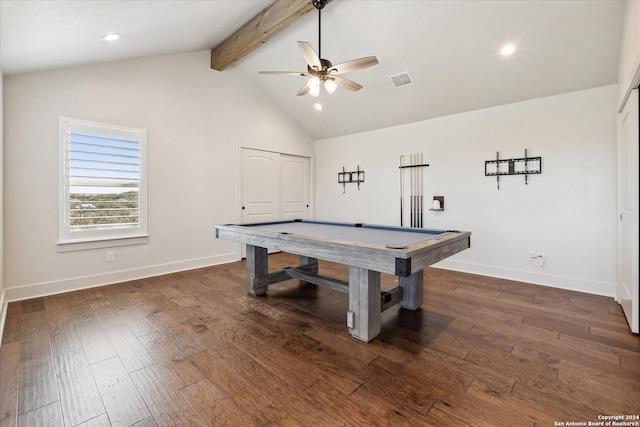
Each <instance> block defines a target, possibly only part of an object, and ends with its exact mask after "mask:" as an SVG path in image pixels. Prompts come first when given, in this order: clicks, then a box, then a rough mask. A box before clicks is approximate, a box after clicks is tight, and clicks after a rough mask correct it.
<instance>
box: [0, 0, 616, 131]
mask: <svg viewBox="0 0 640 427" xmlns="http://www.w3.org/2000/svg"><path fill="white" fill-rule="evenodd" d="M272 3H273V1H272V0H227V1H225V0H209V1H202V0H199V1H190V0H182V1H169V0H165V1H136V0H130V1H119V0H110V1H92V0H85V1H69V0H58V1H51V0H46V1H22V0H2V1H1V3H0V7H1V9H0V13H1V17H0V66H1V67H2V71H3V73H4V74H15V73H24V72H31V71H37V70H45V69H51V68H60V67H67V66H75V65H82V64H90V63H100V62H105V61H117V60H122V59H127V58H134V57H143V56H153V55H162V54H171V53H179V52H190V51H201V50H211V49H213V48H214V47H216V46H218V45H220V43H222V42H223V41H224V40H225V39H227V38H228V37H229V36H231V35H232V34H233V33H234V32H235V31H237V30H238V29H239V28H241V27H242V26H243V25H244V24H245V23H247V22H249V21H250V20H252V18H254V17H255V16H256V15H259V14H260V12H261V11H263V10H264V9H265V8H268V7H269V6H270V5H271V4H272ZM623 13H624V1H618V0H603V1H598V0H569V1H565V0H555V1H542V0H536V1H525V0H512V1H504V0H499V1H485V0H468V1H464V0H461V1H436V0H432V1H426V0H376V1H372V0H334V1H333V2H331V3H329V4H328V5H327V6H326V7H325V8H324V9H323V11H322V45H321V46H322V57H324V58H327V59H329V60H331V62H333V63H334V64H337V63H340V62H343V61H347V60H350V59H355V58H360V57H364V56H370V55H375V56H376V57H377V58H378V60H379V64H378V65H376V66H373V67H371V68H367V69H364V70H359V71H355V72H352V73H347V74H344V75H343V76H344V77H346V78H348V79H351V80H354V81H356V82H358V83H360V84H362V85H363V89H361V90H360V91H358V92H351V91H346V90H343V89H338V90H337V91H336V92H335V93H334V94H332V95H328V94H326V93H324V92H323V93H322V94H321V96H320V97H319V98H313V97H311V96H309V95H306V96H296V93H297V92H298V90H299V89H300V87H301V86H302V85H303V84H304V83H305V81H306V79H305V78H304V77H300V76H272V75H264V74H258V71H260V70H284V71H306V64H305V62H304V59H303V57H302V55H301V54H300V51H299V50H298V47H297V45H296V41H298V40H302V41H308V42H309V43H311V44H312V45H313V46H314V48H315V49H316V51H317V50H318V16H317V11H315V9H313V10H312V11H311V12H310V13H307V14H306V15H304V16H302V17H300V18H299V19H297V20H295V19H293V20H292V23H291V24H290V25H289V26H288V27H286V28H285V29H284V30H282V31H280V32H279V33H277V34H275V35H273V36H271V37H270V39H269V40H268V41H266V42H264V43H261V45H260V46H258V47H257V48H256V49H255V50H253V51H252V52H250V53H248V54H247V55H246V56H244V57H242V58H241V59H239V60H237V61H235V62H232V63H231V64H230V65H228V66H227V67H226V68H225V69H224V70H223V71H217V70H213V69H212V70H211V72H212V73H220V72H222V73H225V72H235V73H241V74H242V75H244V76H245V77H246V80H247V84H249V85H254V86H255V87H256V88H257V89H258V90H262V91H264V92H265V93H266V94H267V96H269V97H270V98H271V99H272V100H273V102H274V103H275V104H276V105H277V106H279V107H280V108H281V109H282V110H283V111H284V112H285V113H287V114H288V115H289V116H290V117H291V118H292V119H293V120H294V121H295V122H297V123H298V124H299V125H300V126H301V127H302V128H303V129H305V130H306V131H307V132H308V133H309V135H311V136H312V137H313V138H314V139H324V138H329V137H334V136H340V135H348V134H352V133H358V132H365V131H369V130H373V129H379V128H385V127H390V126H395V125H400V124H406V123H411V122H415V121H420V120H425V119H430V118H435V117H440V116H445V115H450V114H457V113H461V112H465V111H471V110H476V109H481V108H487V107H492V106H497V105H503V104H508V103H513V102H519V101H523V100H528V99H534V98H540V97H545V96H551V95H556V94H562V93H568V92H573V91H577V90H582V89H588V88H593V87H598V86H603V85H608V84H614V83H616V81H617V70H618V58H619V53H620V41H621V34H622V18H623ZM110 32H117V33H120V34H121V35H122V38H121V39H120V40H119V41H117V42H116V43H113V44H107V43H105V42H104V41H103V40H101V36H102V35H104V34H106V33H110ZM506 43H513V44H514V45H515V46H516V51H515V53H514V54H513V55H511V56H508V57H504V56H502V55H501V54H500V49H501V47H502V46H503V45H504V44H506ZM403 72H407V73H408V74H409V75H410V77H411V79H412V81H413V84H411V85H407V86H404V87H401V88H396V87H394V85H393V84H392V83H391V80H390V76H393V75H397V74H399V73H403ZM318 101H319V102H321V103H322V104H323V106H324V109H323V110H322V111H317V110H316V109H315V108H313V105H314V104H315V103H316V102H318Z"/></svg>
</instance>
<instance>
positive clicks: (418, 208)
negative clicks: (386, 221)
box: [399, 153, 429, 228]
mask: <svg viewBox="0 0 640 427" xmlns="http://www.w3.org/2000/svg"><path fill="white" fill-rule="evenodd" d="M422 154H423V153H411V154H410V155H409V164H404V157H405V156H400V168H399V169H400V226H401V227H403V226H404V217H405V213H404V205H405V200H404V193H405V190H404V178H405V173H408V174H409V197H408V204H409V219H410V226H411V227H413V228H422V226H423V219H424V168H426V167H428V166H429V165H428V164H427V163H423V160H422Z"/></svg>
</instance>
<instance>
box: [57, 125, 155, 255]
mask: <svg viewBox="0 0 640 427" xmlns="http://www.w3.org/2000/svg"><path fill="white" fill-rule="evenodd" d="M60 128H61V151H62V162H61V163H62V171H63V172H62V177H61V224H60V236H59V237H60V242H61V243H65V242H76V241H86V240H105V239H114V238H125V237H136V236H143V235H146V225H145V224H146V218H145V217H146V208H145V188H146V185H145V181H146V177H145V161H144V160H145V157H146V156H145V149H146V131H144V130H141V129H131V128H124V127H117V126H112V125H105V124H99V123H91V122H85V121H79V120H73V119H67V118H61V119H60Z"/></svg>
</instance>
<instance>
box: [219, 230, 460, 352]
mask: <svg viewBox="0 0 640 427" xmlns="http://www.w3.org/2000/svg"><path fill="white" fill-rule="evenodd" d="M296 221H300V220H296ZM284 222H291V221H284ZM302 222H310V223H314V221H302ZM270 224H272V223H270ZM323 224H335V225H336V226H344V225H345V224H344V223H327V222H323ZM260 225H261V224H246V225H216V226H215V231H216V238H219V239H225V240H231V241H235V242H239V243H244V244H246V256H247V264H246V272H247V276H246V286H247V292H249V293H250V294H252V295H256V296H257V295H263V294H266V293H267V289H268V287H269V285H271V284H273V283H278V282H282V281H285V280H289V279H292V278H297V279H300V280H303V281H306V282H309V283H313V284H316V285H320V286H325V287H329V288H331V289H335V290H338V291H341V292H345V293H348V294H349V311H348V312H347V326H348V327H349V333H350V334H351V335H352V336H353V337H355V338H357V339H359V340H362V341H365V342H369V341H371V340H372V339H373V338H375V337H376V336H377V335H378V334H379V333H380V313H381V312H382V311H384V310H386V309H387V308H389V307H391V306H393V305H395V304H397V303H399V304H400V306H401V307H403V308H407V309H409V310H416V309H417V308H419V307H420V305H422V302H423V270H424V269H425V268H426V267H427V266H429V265H431V264H434V263H436V262H438V261H441V260H443V259H445V258H448V257H450V256H451V255H454V254H456V253H458V252H461V251H463V250H465V249H467V248H469V247H470V246H471V233H470V232H467V231H443V230H433V231H435V232H439V233H441V234H438V235H437V236H436V237H431V238H429V239H426V240H423V241H420V242H418V243H414V244H409V245H407V246H406V247H403V248H389V247H385V246H383V245H376V244H366V243H357V242H349V241H345V240H337V239H328V238H319V237H311V236H305V235H302V234H295V233H285V232H277V231H271V230H263V229H260V227H259V226H260ZM385 228H387V227H385ZM388 229H390V230H397V231H402V232H412V230H413V232H420V230H423V229H410V228H400V227H388ZM268 249H272V250H277V251H283V252H289V253H292V254H297V255H299V260H300V265H299V266H298V267H295V268H292V267H288V268H285V269H283V270H282V271H278V272H273V273H269V266H268ZM318 259H322V260H326V261H332V262H336V263H340V264H346V265H348V266H349V281H348V282H345V281H342V280H338V279H334V278H331V277H327V276H322V275H319V274H318ZM380 273H388V274H394V275H396V276H398V287H397V288H395V289H393V290H391V291H388V292H381V291H380Z"/></svg>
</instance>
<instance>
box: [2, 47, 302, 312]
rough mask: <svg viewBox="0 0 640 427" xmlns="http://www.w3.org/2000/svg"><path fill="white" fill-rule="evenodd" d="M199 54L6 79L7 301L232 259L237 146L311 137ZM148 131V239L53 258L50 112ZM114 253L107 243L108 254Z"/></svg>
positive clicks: (297, 145)
mask: <svg viewBox="0 0 640 427" xmlns="http://www.w3.org/2000/svg"><path fill="white" fill-rule="evenodd" d="M209 59H210V57H209V52H198V53H191V54H182V55H170V56H162V57H154V58H144V59H137V60H131V61H124V62H118V63H108V64H102V65H95V66H85V67H77V68H69V69H61V70H53V71H46V72H37V73H29V74H21V75H11V76H5V78H4V102H5V109H4V114H5V117H4V119H5V120H4V125H5V129H4V131H5V139H4V148H5V159H4V160H5V163H4V165H5V182H4V200H5V210H4V215H5V216H4V221H5V229H4V230H5V233H4V246H5V268H4V285H5V289H6V298H7V299H8V300H16V299H23V298H29V297H33V296H38V295H44V294H49V293H54V292H60V291H66V290H70V289H75V288H82V287H89V286H95V285H97V284H102V283H112V282H117V281H122V280H130V279H132V278H136V277H144V276H149V275H155V274H162V273H166V272H170V271H177V270H183V269H188V268H195V267H199V266H204V265H210V264H215V263H219V262H225V261H230V260H234V259H237V258H238V256H239V253H237V252H236V249H237V247H238V245H236V244H234V243H232V242H226V241H219V240H216V239H215V236H214V229H213V226H214V224H218V223H232V222H237V221H238V220H239V215H238V213H239V208H240V206H239V203H240V200H239V185H238V184H239V173H238V167H239V164H240V163H239V154H240V147H242V146H244V147H251V148H256V149H268V150H273V151H279V152H284V153H290V154H295V155H301V156H309V157H312V155H313V141H312V140H311V138H310V137H309V136H308V135H307V134H306V133H304V132H303V131H302V130H301V128H299V127H298V126H297V125H296V124H294V123H293V122H292V121H291V120H290V119H289V118H288V117H287V116H285V115H284V114H283V113H282V111H281V110H279V109H277V108H276V107H274V106H273V104H272V103H271V102H270V101H269V100H268V99H267V98H266V97H265V96H264V95H263V94H262V93H261V92H259V91H258V90H257V89H255V88H254V87H251V86H250V85H248V84H247V83H246V81H244V80H243V79H242V78H241V77H238V75H237V74H236V73H234V72H233V70H227V71H225V72H222V73H221V72H217V71H214V70H211V69H210V67H209ZM59 116H66V117H72V118H77V119H83V120H91V121H97V122H104V123H110V124H116V125H124V126H131V127H136V128H143V129H147V131H148V142H147V144H148V179H149V181H148V182H149V184H148V213H149V227H148V228H149V236H150V237H149V243H148V244H144V245H137V246H128V247H119V248H115V256H116V261H115V262H113V263H107V262H106V249H104V250H86V251H78V252H65V253H59V252H58V251H57V244H56V243H57V232H58V215H57V212H58V188H57V183H58V178H57V177H58V175H57V174H58V117H59ZM109 250H114V249H109Z"/></svg>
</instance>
